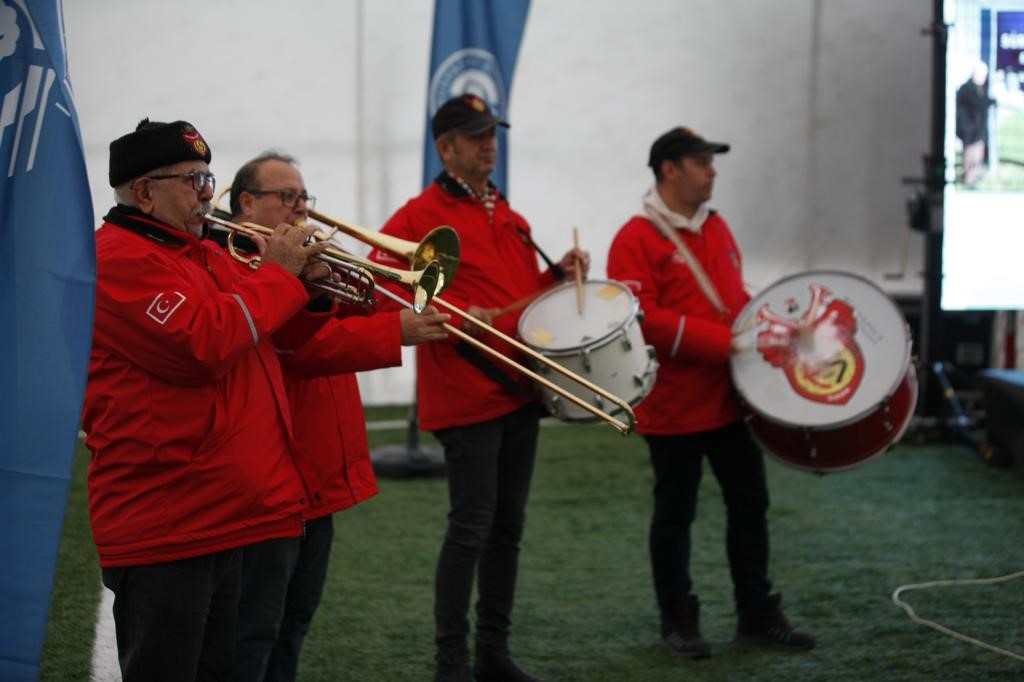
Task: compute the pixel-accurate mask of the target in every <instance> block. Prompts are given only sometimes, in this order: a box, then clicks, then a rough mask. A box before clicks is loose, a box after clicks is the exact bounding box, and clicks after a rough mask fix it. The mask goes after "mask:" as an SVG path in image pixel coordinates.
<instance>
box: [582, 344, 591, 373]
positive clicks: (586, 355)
mask: <svg viewBox="0 0 1024 682" xmlns="http://www.w3.org/2000/svg"><path fill="white" fill-rule="evenodd" d="M583 369H584V370H585V371H586V372H587V374H590V349H589V348H584V349H583Z"/></svg>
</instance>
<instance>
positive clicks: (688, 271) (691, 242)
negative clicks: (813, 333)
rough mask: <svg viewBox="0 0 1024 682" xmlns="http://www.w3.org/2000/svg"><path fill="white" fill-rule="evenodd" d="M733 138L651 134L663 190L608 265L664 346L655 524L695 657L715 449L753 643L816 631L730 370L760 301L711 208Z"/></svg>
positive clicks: (739, 602)
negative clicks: (775, 574) (790, 604)
mask: <svg viewBox="0 0 1024 682" xmlns="http://www.w3.org/2000/svg"><path fill="white" fill-rule="evenodd" d="M727 151H729V145H727V144H723V143H720V142H709V141H708V140H705V139H704V138H703V137H701V136H700V135H698V134H697V133H695V132H694V131H693V130H691V129H689V128H683V127H677V128H673V129H671V130H669V131H668V132H666V133H665V134H663V135H661V136H660V137H658V139H656V140H655V141H654V143H653V144H652V145H651V150H650V156H649V159H648V165H649V166H650V167H651V170H653V171H654V179H655V180H654V187H652V188H651V189H650V190H648V191H647V193H646V194H645V195H644V197H643V210H642V213H640V214H639V215H636V216H634V217H633V218H632V219H630V220H629V222H627V223H626V224H625V225H623V226H622V228H621V229H620V230H619V232H618V233H617V234H616V236H615V238H614V240H613V241H612V245H611V248H610V250H609V252H608V276H609V277H610V278H611V279H616V280H619V281H621V282H624V283H626V284H628V285H629V286H630V288H631V289H632V290H633V293H635V294H636V296H637V298H638V299H639V301H640V306H641V308H642V309H643V315H644V316H643V322H642V326H641V329H642V331H643V334H644V339H645V340H646V341H647V342H648V343H650V344H652V345H653V346H654V348H655V351H656V352H657V354H658V376H657V379H655V383H654V388H653V389H652V391H651V393H650V395H648V396H647V397H646V398H645V399H644V400H643V401H641V402H640V404H639V405H638V406H637V408H636V416H637V432H638V433H640V434H641V435H643V437H644V439H645V440H646V441H647V446H648V448H649V450H650V459H651V466H652V468H653V469H654V510H653V514H652V517H651V524H650V530H649V535H648V547H649V551H650V560H651V569H652V573H653V578H654V592H655V597H656V600H657V606H658V610H659V612H660V616H661V638H662V641H663V643H664V644H665V646H666V647H667V648H668V650H669V651H670V652H671V653H672V654H674V655H676V656H681V657H684V658H707V657H708V656H710V655H711V647H710V646H709V644H708V642H707V641H706V640H705V639H704V638H703V637H702V636H701V633H700V627H699V611H700V604H699V602H698V600H697V595H696V594H694V593H693V591H692V588H693V581H692V580H691V578H690V552H691V544H690V527H691V525H692V524H693V521H694V519H695V518H696V516H697V493H698V489H699V487H700V481H701V473H702V467H703V461H704V457H705V456H706V457H707V459H708V463H709V464H710V465H711V471H712V472H713V473H714V475H715V478H716V479H717V480H718V484H719V487H720V488H721V489H722V497H723V499H724V501H725V507H726V510H727V517H726V518H727V521H726V531H725V535H726V538H725V545H726V555H727V557H728V561H729V570H730V574H731V576H732V584H733V599H734V602H735V606H736V613H737V615H738V623H737V627H736V638H737V640H739V641H746V642H751V643H754V644H760V645H767V646H772V647H775V648H778V649H784V650H789V651H805V650H807V649H810V648H812V647H813V646H814V644H815V639H814V637H813V636H812V635H811V634H809V633H807V632H804V631H801V630H798V629H796V628H794V627H793V626H792V625H790V624H789V621H788V620H787V619H786V616H785V615H784V614H783V612H782V603H781V597H780V595H778V594H773V593H772V592H771V589H772V584H771V582H770V581H769V580H768V575H767V574H768V522H767V518H766V516H767V511H768V483H767V480H766V478H765V467H764V456H763V455H762V453H761V449H760V448H759V447H758V445H757V443H756V442H755V441H754V439H753V438H752V437H751V435H750V432H749V430H748V429H747V427H746V425H745V424H744V423H743V419H742V416H741V414H740V406H739V403H738V401H737V399H736V394H735V390H734V388H733V385H732V381H731V378H730V375H729V356H730V353H731V352H732V351H733V350H734V349H733V347H732V346H733V344H732V323H733V321H734V320H735V318H736V316H737V315H738V314H739V312H740V310H741V309H742V308H743V306H744V305H745V304H746V303H747V301H748V300H749V299H750V297H749V295H748V294H747V292H746V290H745V289H744V286H743V272H742V265H741V260H740V251H739V247H737V245H736V241H735V240H734V239H733V236H732V232H731V231H730V230H729V226H728V225H727V224H726V222H725V220H723V219H722V217H721V216H720V215H719V214H718V213H717V212H716V211H713V210H711V209H709V208H708V201H709V200H710V199H711V192H712V189H713V187H714V180H715V166H714V157H715V155H716V154H723V153H725V152H727Z"/></svg>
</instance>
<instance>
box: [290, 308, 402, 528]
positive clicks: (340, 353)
mask: <svg viewBox="0 0 1024 682" xmlns="http://www.w3.org/2000/svg"><path fill="white" fill-rule="evenodd" d="M279 357H280V359H281V367H282V369H283V370H284V383H285V388H286V389H287V391H288V399H289V402H290V405H291V409H292V420H293V423H294V427H295V440H296V441H297V442H298V444H299V447H300V448H301V450H302V451H303V452H305V453H308V455H309V456H310V458H311V460H312V462H313V468H314V470H315V472H316V480H317V482H318V484H319V488H320V492H319V494H317V495H314V497H313V505H312V507H311V508H310V509H309V510H307V512H306V517H307V518H316V517H318V516H325V515H327V514H331V513H334V512H336V511H339V510H341V509H346V508H348V507H351V506H352V505H354V504H356V503H358V502H362V501H363V500H365V499H367V498H370V497H373V496H374V495H376V494H377V479H376V477H375V476H374V473H373V466H372V464H371V463H370V448H369V445H368V443H367V440H366V423H365V418H364V416H363V405H362V400H361V398H360V396H359V384H358V382H357V381H356V377H355V375H354V374H352V372H361V371H365V370H371V369H379V368H381V367H394V366H397V365H400V364H402V339H401V327H400V326H399V321H398V313H397V312H384V313H377V314H375V315H371V316H370V317H342V316H341V314H340V313H339V316H338V317H337V318H335V319H333V320H331V321H330V322H329V323H327V324H325V325H324V326H323V328H322V329H320V331H319V332H317V335H316V336H315V337H313V340H312V341H311V342H309V343H306V344H305V345H303V346H302V347H301V348H299V349H298V350H296V351H295V352H291V353H282V354H281V355H279Z"/></svg>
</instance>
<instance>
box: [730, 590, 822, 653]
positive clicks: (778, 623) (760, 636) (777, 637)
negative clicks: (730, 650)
mask: <svg viewBox="0 0 1024 682" xmlns="http://www.w3.org/2000/svg"><path fill="white" fill-rule="evenodd" d="M736 641H737V642H748V643H751V644H762V645H766V646H771V647H775V648H776V649H783V650H785V651H807V650H808V649H813V648H814V645H815V644H816V642H815V639H814V635H812V634H811V633H809V632H803V631H802V630H798V629H796V628H794V627H793V626H792V625H790V624H789V621H788V620H786V615H785V614H784V613H782V596H781V595H778V594H773V595H769V597H768V601H767V602H765V604H764V605H763V606H762V607H761V608H759V609H750V610H748V611H746V612H744V613H741V614H740V620H739V624H738V625H737V627H736Z"/></svg>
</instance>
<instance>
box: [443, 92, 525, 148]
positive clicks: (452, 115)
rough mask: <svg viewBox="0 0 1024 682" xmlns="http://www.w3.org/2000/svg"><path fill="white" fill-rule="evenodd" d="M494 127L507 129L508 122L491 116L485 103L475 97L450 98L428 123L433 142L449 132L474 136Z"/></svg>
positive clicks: (460, 96)
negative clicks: (432, 134) (454, 131)
mask: <svg viewBox="0 0 1024 682" xmlns="http://www.w3.org/2000/svg"><path fill="white" fill-rule="evenodd" d="M494 126H503V127H505V128H508V127H509V125H508V121H503V120H501V119H500V118H498V117H497V116H495V115H494V114H492V113H491V110H490V109H488V108H487V102H485V101H483V100H482V99H481V98H480V97H478V96H476V95H459V96H458V97H452V98H451V99H450V100H448V101H447V102H445V103H444V104H442V105H441V108H440V109H438V110H437V113H436V114H434V118H433V120H432V121H431V122H430V129H431V131H432V132H433V133H434V139H435V140H436V139H437V138H439V137H441V136H442V135H444V134H445V133H447V132H448V131H449V130H458V131H459V132H460V133H466V134H467V135H476V134H477V133H482V132H483V131H485V130H488V129H489V128H493V127H494Z"/></svg>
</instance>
